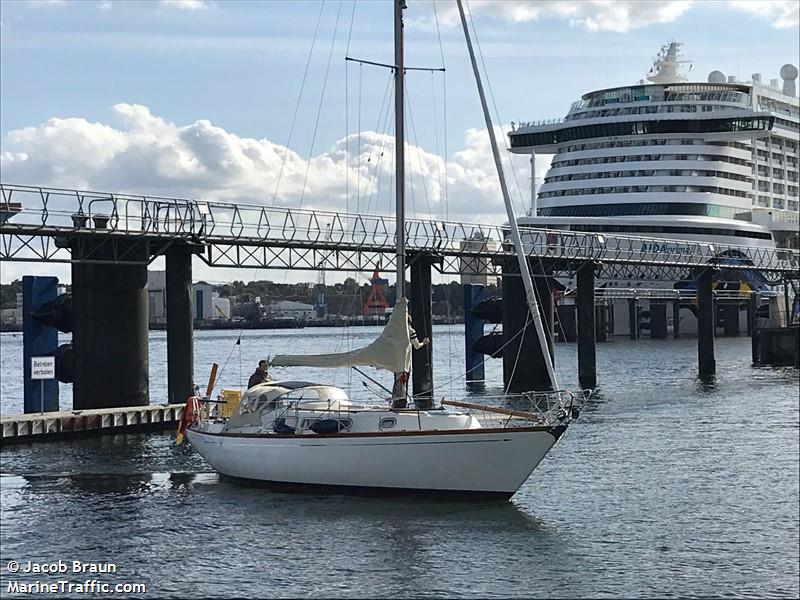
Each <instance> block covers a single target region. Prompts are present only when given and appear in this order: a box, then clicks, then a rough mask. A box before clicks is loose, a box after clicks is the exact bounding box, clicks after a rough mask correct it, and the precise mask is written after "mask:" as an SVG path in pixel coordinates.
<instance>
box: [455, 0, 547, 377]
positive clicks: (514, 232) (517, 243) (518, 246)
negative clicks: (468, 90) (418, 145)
mask: <svg viewBox="0 0 800 600" xmlns="http://www.w3.org/2000/svg"><path fill="white" fill-rule="evenodd" d="M457 3H458V14H459V15H460V16H461V25H462V27H463V28H464V37H465V38H466V40H467V48H468V49H469V58H470V61H472V71H473V72H474V73H475V83H476V84H477V85H478V94H480V97H481V106H482V107H483V118H484V119H485V120H486V128H487V129H488V130H489V141H490V142H491V144H492V156H494V164H495V167H496V168H497V175H498V177H499V179H500V189H501V190H502V192H503V202H504V203H505V205H506V214H507V215H508V224H509V226H510V227H511V239H512V240H513V241H514V250H515V251H516V254H517V261H518V262H519V273H520V275H521V276H522V283H523V285H524V286H525V296H526V297H527V299H528V308H529V309H530V311H531V316H533V324H534V326H535V327H536V333H537V334H538V336H539V346H540V347H541V349H542V356H543V357H544V362H545V366H546V367H547V374H548V375H550V382H551V383H552V384H553V389H554V390H558V389H560V388H559V386H558V381H557V379H556V372H555V369H554V368H553V361H552V360H551V358H550V348H548V346H547V338H546V337H545V332H544V325H543V324H542V315H541V313H540V312H539V304H538V302H536V294H535V293H534V291H533V281H532V280H531V272H530V269H529V268H528V258H527V256H525V250H524V248H523V246H522V238H520V235H519V227H517V218H516V216H515V215H514V207H513V206H512V204H511V197H510V196H509V195H508V186H507V185H506V178H505V175H503V165H502V163H501V162H500V152H499V151H498V149H497V140H496V139H495V137H494V127H493V126H492V117H491V115H490V114H489V107H488V105H487V104H486V95H485V94H484V92H483V84H482V83H481V75H480V72H479V71H478V63H477V62H476V61H475V52H474V51H473V49H472V40H471V39H470V37H469V28H468V27H467V19H466V17H464V7H463V5H462V4H461V0H457Z"/></svg>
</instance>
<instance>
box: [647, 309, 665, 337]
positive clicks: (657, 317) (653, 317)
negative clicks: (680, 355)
mask: <svg viewBox="0 0 800 600" xmlns="http://www.w3.org/2000/svg"><path fill="white" fill-rule="evenodd" d="M650 337H651V338H652V339H654V340H665V339H667V304H666V302H652V301H651V302H650Z"/></svg>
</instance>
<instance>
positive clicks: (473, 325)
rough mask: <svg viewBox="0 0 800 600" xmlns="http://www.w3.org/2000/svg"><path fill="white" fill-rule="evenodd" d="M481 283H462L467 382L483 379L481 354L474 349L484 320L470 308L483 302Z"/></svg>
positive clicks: (481, 332)
mask: <svg viewBox="0 0 800 600" xmlns="http://www.w3.org/2000/svg"><path fill="white" fill-rule="evenodd" d="M483 293H484V288H483V286H482V285H477V284H472V283H466V284H464V359H465V368H466V378H467V383H470V382H475V381H484V379H485V378H486V375H485V373H484V366H483V354H482V353H480V352H476V351H475V342H476V341H477V340H478V338H480V337H481V336H482V335H483V324H484V323H485V321H484V320H483V319H479V318H478V317H476V316H475V315H474V314H473V313H472V310H473V309H474V308H475V307H476V306H477V305H478V304H480V303H481V302H483Z"/></svg>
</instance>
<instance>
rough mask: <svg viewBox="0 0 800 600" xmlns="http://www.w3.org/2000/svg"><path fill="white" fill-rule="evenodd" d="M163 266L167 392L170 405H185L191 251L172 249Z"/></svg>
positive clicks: (190, 378) (189, 369) (190, 359)
mask: <svg viewBox="0 0 800 600" xmlns="http://www.w3.org/2000/svg"><path fill="white" fill-rule="evenodd" d="M166 263H167V264H166V266H167V389H168V392H167V393H168V398H169V403H170V404H176V403H180V402H185V401H186V398H188V397H189V396H191V395H192V393H193V391H194V336H193V334H192V321H193V319H192V250H191V248H190V247H189V246H186V245H174V246H172V247H170V248H169V249H168V250H167V252H166Z"/></svg>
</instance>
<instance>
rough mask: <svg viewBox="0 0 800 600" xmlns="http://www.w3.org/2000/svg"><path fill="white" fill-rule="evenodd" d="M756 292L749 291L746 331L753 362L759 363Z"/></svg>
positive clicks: (757, 299) (758, 300)
mask: <svg viewBox="0 0 800 600" xmlns="http://www.w3.org/2000/svg"><path fill="white" fill-rule="evenodd" d="M760 301H761V300H760V298H759V295H758V292H750V298H749V301H748V303H747V333H748V334H749V335H750V354H751V357H752V360H753V364H754V365H757V364H758V363H759V356H758V354H759V353H758V327H757V326H756V310H757V309H758V305H759V302H760Z"/></svg>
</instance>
